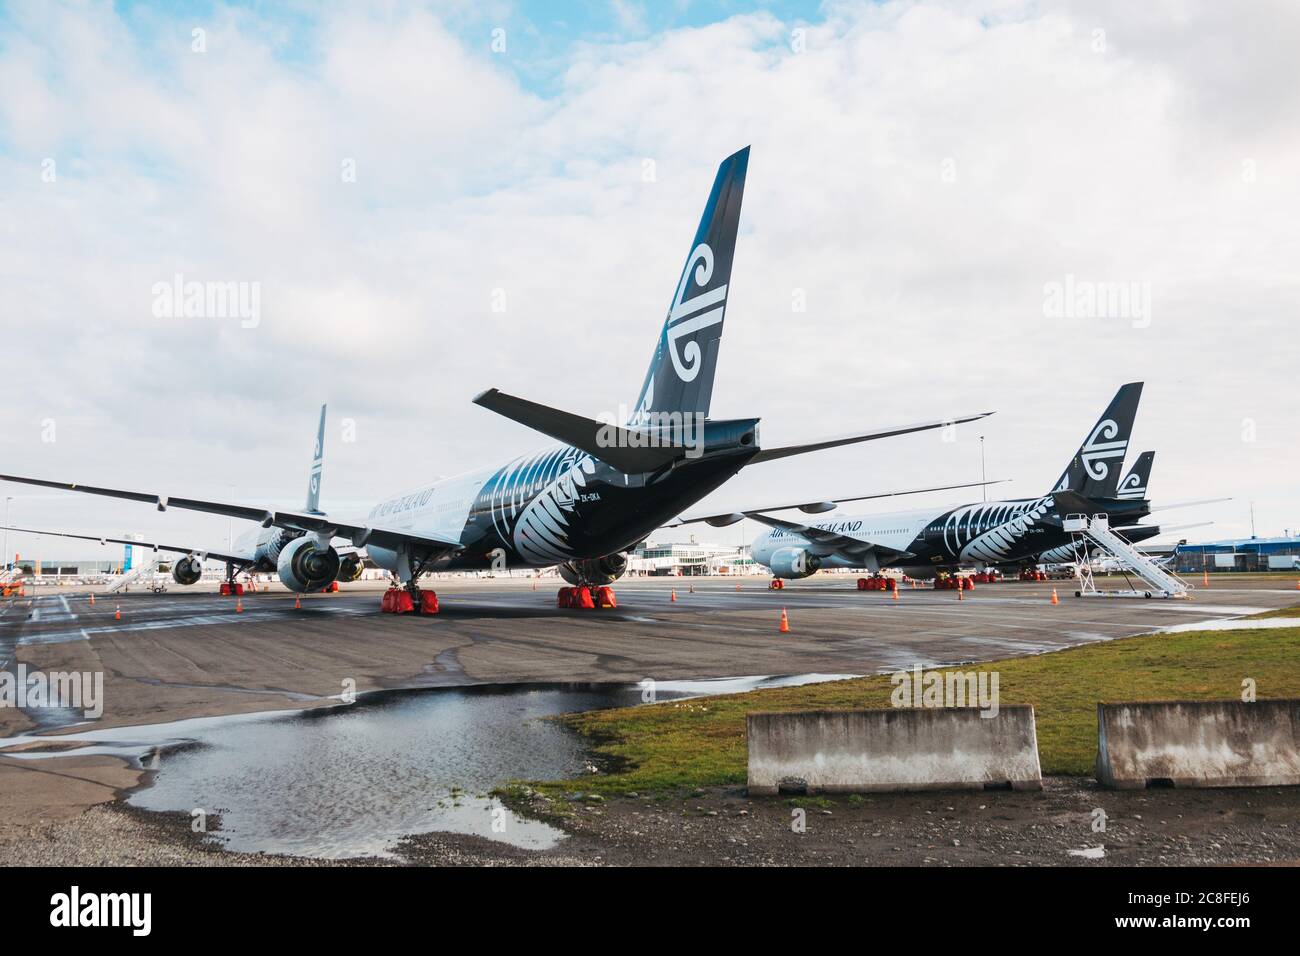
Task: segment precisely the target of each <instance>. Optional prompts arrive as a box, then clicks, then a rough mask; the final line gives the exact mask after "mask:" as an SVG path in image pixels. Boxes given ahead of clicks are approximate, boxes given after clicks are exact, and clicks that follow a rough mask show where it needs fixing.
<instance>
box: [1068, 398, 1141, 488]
mask: <svg viewBox="0 0 1300 956" xmlns="http://www.w3.org/2000/svg"><path fill="white" fill-rule="evenodd" d="M1141 397H1142V383H1141V382H1130V383H1129V384H1128V385H1123V386H1121V387H1120V390H1119V391H1118V392H1116V393H1115V397H1114V398H1113V399H1111V402H1110V405H1108V406H1107V407H1106V411H1105V412H1103V413H1102V416H1101V418H1100V419H1099V420H1098V421H1097V424H1096V425H1094V426H1092V431H1090V432H1088V437H1087V438H1085V439H1084V440H1083V444H1082V445H1080V446H1079V450H1078V451H1076V452H1075V453H1074V458H1073V459H1072V460H1071V461H1070V465H1069V467H1068V468H1066V469H1065V473H1064V474H1062V475H1061V477H1060V479H1059V480H1058V481H1057V482H1056V486H1055V487H1054V488H1053V490H1054V491H1073V492H1077V493H1078V494H1081V495H1083V496H1084V497H1085V498H1113V497H1114V496H1115V492H1116V491H1117V490H1118V489H1119V475H1120V470H1121V469H1122V468H1123V465H1124V455H1125V453H1126V452H1127V451H1128V439H1129V435H1131V434H1132V433H1133V419H1134V418H1136V417H1137V409H1138V400H1139V399H1140V398H1141Z"/></svg>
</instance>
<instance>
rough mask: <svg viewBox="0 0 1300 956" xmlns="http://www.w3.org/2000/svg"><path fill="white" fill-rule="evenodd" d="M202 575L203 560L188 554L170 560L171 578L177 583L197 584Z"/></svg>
mask: <svg viewBox="0 0 1300 956" xmlns="http://www.w3.org/2000/svg"><path fill="white" fill-rule="evenodd" d="M201 577H203V562H202V561H200V560H199V559H198V558H196V557H194V556H192V555H189V556H186V557H184V558H181V559H179V560H177V561H173V562H172V579H173V580H174V581H175V582H176V583H177V584H198V583H199V578H201Z"/></svg>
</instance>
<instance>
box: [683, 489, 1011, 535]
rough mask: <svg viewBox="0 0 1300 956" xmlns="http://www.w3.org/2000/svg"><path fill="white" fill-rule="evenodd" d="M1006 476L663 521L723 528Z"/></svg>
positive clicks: (825, 510)
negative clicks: (767, 515) (774, 514)
mask: <svg viewBox="0 0 1300 956" xmlns="http://www.w3.org/2000/svg"><path fill="white" fill-rule="evenodd" d="M1010 480H1011V479H1009V478H997V479H994V480H993V481H968V482H965V483H963V484H959V485H933V486H931V487H929V488H898V489H895V490H893V491H878V492H875V493H873V494H869V495H854V496H853V497H851V498H828V499H826V500H824V501H805V502H796V503H795V504H783V505H769V506H766V507H762V508H745V509H744V510H742V511H724V512H721V513H719V514H708V515H691V516H689V517H684V518H678V519H677V520H676V521H674V522H672V523H671V524H666V525H664V527H665V528H678V527H681V526H682V525H684V524H694V523H696V522H699V521H703V522H704V523H705V524H708V525H712V526H713V527H715V528H725V527H726V526H727V525H732V524H735V523H736V522H737V521H740V520H741V519H742V518H754V517H756V516H757V515H758V514H761V513H762V512H766V511H793V510H795V509H796V508H797V509H798V510H800V511H803V512H807V513H808V514H823V513H824V512H827V511H834V510H835V506H836V505H842V504H844V503H846V502H849V501H868V500H870V499H872V498H893V497H897V496H902V495H919V494H924V493H925V492H927V491H951V490H953V489H955V488H977V487H980V486H983V485H997V484H1001V483H1002V482H1004V481H1010Z"/></svg>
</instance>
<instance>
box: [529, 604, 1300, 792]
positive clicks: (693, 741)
mask: <svg viewBox="0 0 1300 956" xmlns="http://www.w3.org/2000/svg"><path fill="white" fill-rule="evenodd" d="M1292 610H1293V612H1296V613H1300V608H1298V609H1292ZM954 669H960V670H963V671H965V672H968V673H969V672H970V671H973V670H975V671H991V670H996V671H998V674H999V676H998V681H999V691H1000V703H1001V705H1002V706H1007V705H1010V704H1033V706H1034V710H1035V714H1036V717H1037V723H1038V749H1039V755H1040V760H1041V762H1042V767H1043V772H1044V773H1052V774H1087V773H1091V772H1092V768H1093V763H1094V760H1095V757H1096V751H1097V710H1096V708H1097V702H1098V701H1121V700H1173V699H1196V700H1200V699H1232V698H1237V697H1239V696H1240V694H1241V686H1242V680H1243V679H1245V678H1247V677H1250V678H1253V679H1254V680H1255V682H1256V685H1257V693H1258V695H1259V696H1260V697H1261V698H1263V697H1296V696H1300V626H1298V627H1294V628H1290V627H1286V628H1276V629H1272V630H1263V629H1261V630H1254V631H1250V630H1243V631H1218V632H1216V631H1189V632H1186V633H1176V634H1151V635H1143V636H1140V637H1132V638H1126V639H1123V640H1116V641H1110V642H1107V643H1100V644H1089V645H1085V646H1083V647H1075V648H1070V649H1069V650H1063V651H1056V652H1054V653H1051V654H1042V655H1039V656H1036V657H1021V658H1013V659H1011V660H1004V661H994V662H990V663H988V664H979V665H970V666H966V667H962V668H954ZM892 689H893V688H892V685H891V684H890V682H889V678H888V676H882V677H865V678H859V679H855V680H846V681H836V682H833V683H828V684H813V685H809V686H805V687H782V688H773V689H769V690H759V691H752V692H750V693H745V694H729V695H726V696H720V697H707V698H698V699H695V700H685V701H674V702H666V703H662V704H654V705H649V706H641V707H628V708H621V709H618V710H602V711H592V712H588V713H582V714H571V715H567V716H565V717H562V718H558V719H560V720H562V721H563V722H564V723H566V724H567V725H568V726H569V727H571V728H572V729H574V730H575V731H577V732H578V733H580V734H582V735H583V736H585V737H586V738H588V740H589V741H590V743H591V745H592V747H593V749H594V751H595V752H596V754H597V755H598V758H599V759H601V761H602V762H603V763H604V764H605V765H606V766H608V767H610V768H611V772H610V773H603V774H598V775H593V776H590V777H582V778H580V779H577V780H569V781H555V782H550V783H548V784H541V785H539V786H542V787H544V789H546V790H548V791H550V792H552V793H554V792H558V791H563V790H581V791H585V792H587V793H590V792H593V791H594V792H601V793H610V794H615V793H621V792H623V791H627V790H637V791H642V792H644V791H664V790H671V789H679V788H690V787H707V786H728V785H736V784H743V783H744V782H745V773H746V771H745V764H746V759H747V755H746V748H745V715H746V714H747V713H749V712H753V711H781V710H818V709H834V708H862V707H888V706H890V703H889V696H890V692H891V691H892Z"/></svg>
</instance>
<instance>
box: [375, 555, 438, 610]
mask: <svg viewBox="0 0 1300 956" xmlns="http://www.w3.org/2000/svg"><path fill="white" fill-rule="evenodd" d="M427 562H428V559H427V558H426V559H424V560H422V561H412V562H411V578H410V580H409V581H407V582H406V583H405V584H403V585H401V586H399V585H398V581H399V580H400V578H399V577H398V576H397V575H394V576H393V585H392V587H390V588H389V589H388V590H387V591H385V592H384V597H383V599H382V600H381V601H380V602H379V610H380V611H381V612H382V613H384V614H437V613H438V611H439V610H440V608H439V606H438V592H437V591H425V590H423V589H421V587H420V575H421V574H423V573H424V566H425V564H426V563H427Z"/></svg>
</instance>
